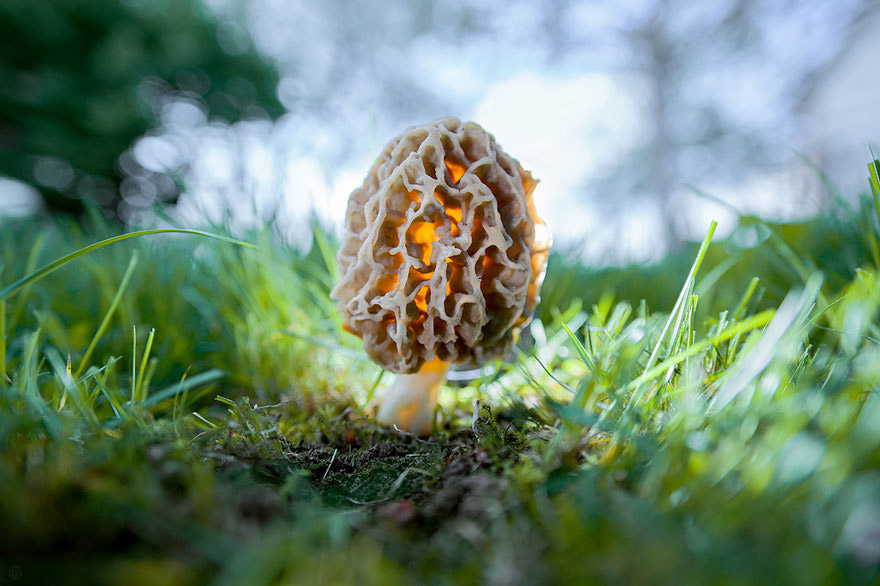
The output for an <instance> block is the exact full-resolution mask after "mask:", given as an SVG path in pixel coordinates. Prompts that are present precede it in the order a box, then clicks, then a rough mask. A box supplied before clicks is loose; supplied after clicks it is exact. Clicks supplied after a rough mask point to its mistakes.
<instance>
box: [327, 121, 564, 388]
mask: <svg viewBox="0 0 880 586" xmlns="http://www.w3.org/2000/svg"><path fill="white" fill-rule="evenodd" d="M536 184H537V181H536V180H535V179H534V178H533V177H532V175H531V174H530V173H529V172H528V171H526V170H524V169H523V168H522V166H521V165H520V164H519V162H518V161H517V160H516V159H513V158H512V157H510V156H509V155H508V154H507V153H505V152H504V151H503V150H501V148H500V147H499V146H498V145H497V144H496V142H495V139H494V137H493V136H492V135H491V134H488V133H487V132H486V131H485V130H483V129H482V128H481V127H480V126H479V125H477V124H475V123H472V122H468V123H462V122H461V121H459V120H457V119H455V118H443V119H440V120H437V121H434V122H432V123H430V124H425V125H421V126H414V127H411V128H409V129H407V130H406V131H404V132H403V133H402V134H401V135H400V136H398V137H396V138H394V139H393V140H391V141H390V142H389V143H388V144H387V145H386V147H385V149H384V150H383V151H382V153H381V154H380V155H379V157H378V159H377V160H376V162H375V163H374V165H373V167H372V168H371V169H370V172H369V173H368V175H367V178H366V180H365V181H364V184H363V185H362V186H361V187H359V188H357V189H355V190H354V191H353V192H352V194H351V196H350V198H349V202H348V209H347V211H346V218H345V233H344V236H343V241H342V246H341V247H340V249H339V253H338V256H337V258H338V262H339V274H340V278H339V282H338V283H337V284H336V286H335V287H334V288H333V291H332V292H331V295H332V297H333V298H334V299H337V300H338V302H339V309H340V311H341V312H342V314H343V324H344V327H345V328H346V329H347V330H348V331H350V332H352V333H354V334H357V335H359V336H360V337H361V338H362V339H363V341H364V348H365V349H366V351H367V353H368V354H369V355H370V357H371V358H372V359H373V360H375V361H376V362H377V363H378V364H379V365H381V366H382V367H383V368H384V369H386V370H390V371H393V372H397V373H412V372H416V371H418V370H419V368H420V367H421V366H422V365H423V364H424V363H425V362H427V361H429V360H432V359H434V358H435V357H436V358H438V359H440V360H442V361H445V362H458V363H471V364H479V363H482V362H484V361H485V360H487V359H490V358H494V357H498V356H502V355H504V354H507V353H508V352H509V351H510V349H511V346H512V344H513V341H514V339H515V336H516V333H517V331H518V330H519V328H520V327H522V325H523V324H524V323H526V322H527V321H528V319H529V317H530V315H531V313H532V311H533V310H534V308H535V306H536V305H537V303H538V294H539V291H540V286H541V282H542V280H543V277H544V271H545V267H546V262H547V255H548V249H549V246H550V234H549V231H548V230H547V228H546V225H545V224H544V222H543V221H542V220H541V219H540V218H539V217H538V215H537V213H536V211H535V206H534V202H533V199H532V192H533V190H534V188H535V185H536Z"/></svg>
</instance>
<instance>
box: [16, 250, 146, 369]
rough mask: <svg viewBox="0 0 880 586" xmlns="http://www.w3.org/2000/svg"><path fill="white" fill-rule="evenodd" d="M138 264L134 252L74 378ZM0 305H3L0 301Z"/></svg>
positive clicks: (107, 321) (84, 365) (83, 365)
mask: <svg viewBox="0 0 880 586" xmlns="http://www.w3.org/2000/svg"><path fill="white" fill-rule="evenodd" d="M137 263H138V252H137V251H134V254H132V255H131V260H130V261H129V262H128V268H127V269H125V274H124V275H123V276H122V282H121V283H119V287H118V288H117V289H116V294H115V295H114V296H113V300H112V301H111V302H110V307H108V308H107V312H106V313H105V314H104V319H103V320H101V325H99V326H98V329H97V331H96V332H95V335H94V337H93V338H92V341H91V342H90V343H89V347H88V348H86V353H85V354H84V355H83V357H82V358H81V359H80V361H79V366H78V367H77V369H76V372H75V373H74V375H73V376H74V378H79V376H80V375H81V374H82V372H83V370H84V369H85V368H86V366H87V365H88V364H89V358H91V357H92V352H93V351H94V350H95V345H96V344H97V343H98V340H100V339H101V337H102V336H103V335H104V332H105V331H107V326H108V325H109V324H110V318H111V317H112V316H113V313H114V312H115V311H116V307H117V306H118V305H119V302H120V301H121V300H122V294H123V293H125V290H126V288H127V287H128V282H129V281H130V280H131V276H132V275H133V274H134V269H135V267H136V266H137ZM0 303H4V302H2V301H0Z"/></svg>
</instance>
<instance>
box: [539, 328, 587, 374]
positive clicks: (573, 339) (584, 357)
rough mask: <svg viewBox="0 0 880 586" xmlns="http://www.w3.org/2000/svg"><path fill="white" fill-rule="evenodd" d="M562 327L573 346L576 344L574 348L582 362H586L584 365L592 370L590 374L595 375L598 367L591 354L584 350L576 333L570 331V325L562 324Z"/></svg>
mask: <svg viewBox="0 0 880 586" xmlns="http://www.w3.org/2000/svg"><path fill="white" fill-rule="evenodd" d="M561 325H562V329H564V330H565V333H566V334H568V339H569V340H571V342H572V344H574V348H575V350H577V352H578V355H579V356H580V357H581V360H583V361H584V364H586V365H587V368H589V369H590V372H592V373H594V374H595V372H596V365H595V364H593V359H592V358H590V355H589V354H587V349H586V348H584V345H583V344H581V341H580V340H578V339H577V336H575V335H574V332H572V331H571V330H570V329H569V327H568V325H566V324H561ZM545 370H546V369H545Z"/></svg>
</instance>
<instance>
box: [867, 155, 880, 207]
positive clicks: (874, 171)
mask: <svg viewBox="0 0 880 586" xmlns="http://www.w3.org/2000/svg"><path fill="white" fill-rule="evenodd" d="M868 150H869V151H870V152H871V162H870V163H868V172H869V173H870V177H869V179H870V182H871V191H872V192H874V210H875V211H876V212H877V221H878V222H880V159H877V158H876V157H875V156H874V149H872V148H871V147H870V145H869V146H868Z"/></svg>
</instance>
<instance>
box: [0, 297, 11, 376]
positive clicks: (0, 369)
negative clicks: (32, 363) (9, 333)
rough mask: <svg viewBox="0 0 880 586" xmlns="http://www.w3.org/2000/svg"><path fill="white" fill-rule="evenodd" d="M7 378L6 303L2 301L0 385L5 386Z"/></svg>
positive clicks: (0, 315)
mask: <svg viewBox="0 0 880 586" xmlns="http://www.w3.org/2000/svg"><path fill="white" fill-rule="evenodd" d="M7 380H9V379H8V378H6V301H0V384H5V383H6V381H7Z"/></svg>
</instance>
